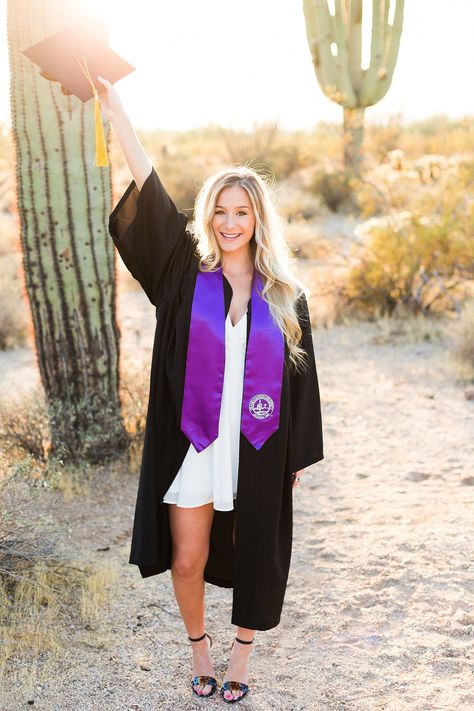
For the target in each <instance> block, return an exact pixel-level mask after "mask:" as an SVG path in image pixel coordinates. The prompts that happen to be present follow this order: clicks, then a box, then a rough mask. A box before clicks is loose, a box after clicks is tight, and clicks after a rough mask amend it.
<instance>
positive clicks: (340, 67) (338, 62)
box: [333, 0, 357, 108]
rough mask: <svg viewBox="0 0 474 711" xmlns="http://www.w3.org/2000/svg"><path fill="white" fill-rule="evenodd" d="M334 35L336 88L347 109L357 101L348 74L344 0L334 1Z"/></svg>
mask: <svg viewBox="0 0 474 711" xmlns="http://www.w3.org/2000/svg"><path fill="white" fill-rule="evenodd" d="M334 7H335V15H334V33H335V39H336V46H337V56H336V57H334V58H333V60H334V62H335V66H336V74H337V77H338V88H339V90H340V91H341V92H342V99H341V101H340V102H338V103H342V105H343V106H345V107H347V108H353V107H354V106H356V103H357V99H356V95H355V93H354V88H353V86H352V81H351V76H350V72H349V59H348V42H347V35H346V27H347V25H346V13H345V9H346V8H345V3H344V0H335V3H334Z"/></svg>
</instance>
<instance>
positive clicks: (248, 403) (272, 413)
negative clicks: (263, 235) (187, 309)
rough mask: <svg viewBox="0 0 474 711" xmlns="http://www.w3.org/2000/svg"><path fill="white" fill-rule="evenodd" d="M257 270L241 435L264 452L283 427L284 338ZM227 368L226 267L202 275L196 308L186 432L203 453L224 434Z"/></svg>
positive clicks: (190, 348) (191, 330)
mask: <svg viewBox="0 0 474 711" xmlns="http://www.w3.org/2000/svg"><path fill="white" fill-rule="evenodd" d="M257 288H258V289H259V290H260V291H261V290H262V288H263V284H262V278H261V276H260V274H258V273H257V271H256V270H255V272H254V276H253V279H252V294H251V304H252V318H251V323H250V333H249V341H248V344H247V355H246V359H245V370H244V386H243V396H242V417H241V431H242V433H243V434H244V435H245V437H246V438H247V439H248V441H249V442H250V444H252V445H253V446H254V447H255V449H257V450H258V449H260V448H261V447H262V446H263V444H265V442H266V441H267V439H268V438H269V437H270V435H271V434H273V432H275V430H277V429H278V426H279V423H280V399H281V386H282V377H283V360H284V345H285V341H284V337H283V334H282V332H281V330H280V328H279V327H278V325H277V324H276V323H275V322H274V321H273V318H272V315H271V313H270V309H269V307H268V304H267V303H266V301H264V300H263V299H262V297H261V296H259V294H258V293H257ZM224 369H225V302H224V281H223V278H222V267H220V268H219V269H218V270H217V271H215V272H201V271H199V272H198V275H197V279H196V286H195V288H194V296H193V303H192V308H191V323H190V327H189V341H188V350H187V357H186V373H185V379H184V396H183V407H182V413H181V430H182V431H183V432H184V434H185V435H186V437H187V438H188V439H189V440H190V442H192V444H193V445H194V447H195V449H196V451H197V452H201V451H202V450H203V449H205V448H206V447H207V446H208V445H209V444H211V442H214V440H215V439H216V438H217V436H218V434H219V416H220V410H221V400H222V386H223V382H224Z"/></svg>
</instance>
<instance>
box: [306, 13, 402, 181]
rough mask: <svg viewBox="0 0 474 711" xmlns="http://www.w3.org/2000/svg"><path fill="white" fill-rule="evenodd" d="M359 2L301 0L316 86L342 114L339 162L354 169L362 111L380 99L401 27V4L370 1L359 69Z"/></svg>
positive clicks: (358, 155)
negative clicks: (364, 62)
mask: <svg viewBox="0 0 474 711" xmlns="http://www.w3.org/2000/svg"><path fill="white" fill-rule="evenodd" d="M362 1H363V0H334V15H331V14H330V12H329V7H328V3H327V0H303V8H304V15H305V21H306V33H307V37H308V44H309V49H310V51H311V56H312V58H313V65H314V70H315V72H316V77H317V80H318V83H319V86H320V87H321V89H322V90H323V92H324V93H325V94H326V96H327V97H328V98H329V99H331V100H332V101H335V102H336V103H338V104H340V105H341V106H342V107H343V110H344V161H345V165H346V167H347V168H348V169H350V170H352V171H354V172H355V173H358V172H359V171H360V161H361V146H362V138H363V131H364V112H365V109H366V107H367V106H372V105H373V104H376V103H377V101H380V99H382V98H383V97H384V96H385V94H386V93H387V91H388V89H389V87H390V84H391V82H392V77H393V71H394V69H395V64H396V62H397V57H398V50H399V46H400V37H401V33H402V25H403V5H404V0H392V3H395V5H394V14H393V22H392V24H390V23H389V15H390V0H372V38H371V47H370V65H369V67H368V68H367V69H362V66H361V59H362Z"/></svg>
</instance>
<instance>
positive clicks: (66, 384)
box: [8, 0, 126, 461]
mask: <svg viewBox="0 0 474 711" xmlns="http://www.w3.org/2000/svg"><path fill="white" fill-rule="evenodd" d="M79 6H80V3H75V2H72V0H61V2H58V0H9V2H8V48H9V59H10V67H11V79H10V95H11V116H12V129H13V138H14V143H15V151H16V184H17V204H18V212H19V217H20V238H21V247H22V255H23V268H24V274H25V287H26V293H27V295H28V299H29V304H30V310H31V315H32V323H33V330H34V339H35V347H36V355H37V362H38V367H39V370H40V375H41V381H42V384H43V387H44V391H45V394H46V397H47V400H48V406H49V413H50V421H51V435H52V452H53V453H58V454H60V456H62V458H68V457H69V458H71V459H73V458H76V457H77V458H78V457H83V458H85V459H89V460H97V461H98V460H100V459H101V458H106V457H107V456H110V455H111V454H112V452H113V451H114V450H117V449H120V448H121V447H123V445H124V444H125V442H126V436H125V430H124V427H123V422H122V420H121V416H120V407H119V368H118V364H119V329H118V326H117V323H116V315H115V302H116V279H115V255H114V249H113V245H112V243H111V240H110V238H109V237H108V230H107V218H108V215H109V213H110V210H111V202H112V189H111V175H110V169H107V168H100V169H97V168H96V167H95V165H94V150H95V148H94V146H95V140H94V139H95V130H94V112H93V111H91V110H90V108H91V107H90V104H83V103H82V102H81V101H80V100H79V99H77V98H76V97H73V96H68V97H65V96H64V95H63V94H62V93H61V89H60V85H59V83H57V82H52V81H48V80H47V79H46V78H44V77H42V76H41V75H40V69H39V68H38V67H36V66H35V65H33V63H32V62H31V61H30V60H29V59H27V58H26V57H25V56H24V55H23V53H22V50H23V49H25V48H26V47H28V46H30V45H32V44H34V43H35V42H37V41H39V40H41V39H44V38H45V37H47V36H49V35H51V34H53V33H54V32H56V31H58V30H61V29H63V27H65V26H66V25H67V24H69V23H71V22H73V21H74V20H76V19H79V18H78V12H80V7H79Z"/></svg>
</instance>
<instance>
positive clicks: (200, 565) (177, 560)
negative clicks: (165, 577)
mask: <svg viewBox="0 0 474 711" xmlns="http://www.w3.org/2000/svg"><path fill="white" fill-rule="evenodd" d="M206 561H207V555H204V554H203V551H199V552H192V551H182V552H177V553H176V555H174V557H173V563H172V566H171V570H172V572H173V573H175V574H176V575H179V577H181V578H194V577H196V576H198V575H203V573H204V568H205V566H206Z"/></svg>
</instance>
